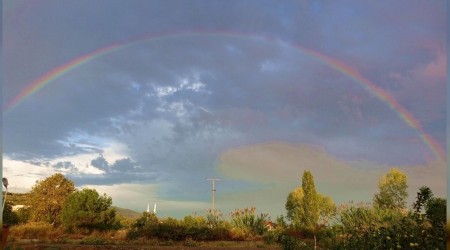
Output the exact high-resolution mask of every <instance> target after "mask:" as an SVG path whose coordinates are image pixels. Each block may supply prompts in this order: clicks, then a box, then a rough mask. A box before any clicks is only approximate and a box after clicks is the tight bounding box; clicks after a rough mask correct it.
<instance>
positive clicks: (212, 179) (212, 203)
mask: <svg viewBox="0 0 450 250" xmlns="http://www.w3.org/2000/svg"><path fill="white" fill-rule="evenodd" d="M205 179H206V180H207V181H211V213H212V214H214V213H215V210H214V193H215V192H216V188H215V186H214V182H215V181H220V179H217V178H205Z"/></svg>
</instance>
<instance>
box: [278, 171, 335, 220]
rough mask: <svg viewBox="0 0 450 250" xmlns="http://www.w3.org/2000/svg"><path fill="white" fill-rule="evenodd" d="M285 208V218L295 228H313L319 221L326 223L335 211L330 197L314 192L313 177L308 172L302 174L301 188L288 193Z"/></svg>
mask: <svg viewBox="0 0 450 250" xmlns="http://www.w3.org/2000/svg"><path fill="white" fill-rule="evenodd" d="M285 207H286V210H287V218H288V219H289V220H290V221H292V223H293V224H294V226H295V227H297V228H298V227H305V228H314V227H315V226H316V225H317V224H318V223H319V220H321V222H322V223H326V222H327V218H328V216H329V215H330V214H331V213H333V211H334V209H335V206H334V202H333V200H332V199H331V198H330V197H326V196H323V195H322V194H320V193H318V192H317V191H316V188H315V184H314V177H313V175H312V174H311V172H309V171H304V173H303V177H302V186H301V187H297V188H296V189H294V190H293V191H292V192H291V193H289V195H288V197H287V201H286V205H285Z"/></svg>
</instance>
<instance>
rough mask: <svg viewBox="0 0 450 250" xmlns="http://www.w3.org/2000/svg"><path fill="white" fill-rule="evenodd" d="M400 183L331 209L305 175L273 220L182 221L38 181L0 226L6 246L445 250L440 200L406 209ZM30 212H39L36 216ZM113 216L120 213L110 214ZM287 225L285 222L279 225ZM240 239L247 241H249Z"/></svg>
mask: <svg viewBox="0 0 450 250" xmlns="http://www.w3.org/2000/svg"><path fill="white" fill-rule="evenodd" d="M406 187H407V178H406V175H405V174H404V173H402V172H401V171H400V170H398V169H391V170H390V171H389V172H388V173H387V174H385V175H384V176H382V177H381V179H380V181H379V192H378V193H377V194H375V195H374V202H373V204H370V203H349V204H341V205H339V206H338V207H337V208H336V206H335V205H334V202H333V200H332V199H331V198H330V197H326V196H324V195H322V194H320V193H318V192H317V191H316V189H315V183H314V178H313V175H312V174H311V172H309V171H305V172H304V173H303V177H302V184H301V186H299V187H297V188H295V189H294V190H293V191H292V192H291V193H289V194H288V196H287V199H286V204H285V206H286V212H287V213H286V217H285V216H283V215H281V216H279V217H277V218H276V219H275V222H272V221H271V219H270V218H269V217H268V214H265V213H259V214H257V213H256V208H254V207H251V208H244V209H235V210H234V211H233V212H231V213H230V214H229V216H227V217H225V216H224V215H223V214H222V213H221V212H220V211H211V210H209V211H206V212H205V214H203V215H197V214H195V215H189V216H185V217H184V218H183V219H182V220H177V219H174V218H158V217H157V216H156V215H155V214H153V213H147V212H144V213H142V214H139V216H136V214H135V213H133V212H132V211H129V210H123V209H116V208H114V207H112V206H111V205H112V199H111V198H110V197H108V196H107V195H106V194H104V195H99V194H98V193H97V191H96V190H94V189H83V190H78V191H77V190H75V188H74V185H73V182H72V181H71V180H69V179H67V178H66V177H64V176H63V175H61V174H55V175H52V176H50V177H48V178H47V179H44V180H42V181H39V182H37V183H36V185H35V186H34V187H33V190H32V192H31V193H29V194H23V195H22V194H15V195H12V196H13V197H15V198H19V199H17V200H19V202H23V201H24V200H25V199H22V200H21V198H23V197H30V202H29V203H28V204H27V205H29V206H30V207H23V208H20V209H19V210H16V211H13V210H12V205H13V204H17V203H13V202H16V200H13V201H8V202H7V203H6V205H5V213H4V218H3V219H4V221H5V222H7V223H9V225H12V226H11V228H10V236H9V238H10V240H9V241H10V242H12V243H14V242H15V240H18V239H32V240H36V241H38V242H53V243H57V244H66V243H75V244H78V245H82V246H84V245H91V246H95V245H111V244H114V245H115V244H120V245H124V246H128V245H142V244H145V245H149V246H172V247H193V248H201V247H204V246H206V247H209V246H211V245H209V244H208V243H206V242H216V247H227V246H230V247H236V244H238V243H236V242H241V245H245V246H246V247H247V248H250V247H253V248H256V247H266V248H277V247H281V248H283V249H445V240H446V231H445V225H446V200H445V199H443V198H439V197H435V196H434V195H433V192H432V190H431V189H430V188H428V187H421V188H420V189H419V190H418V192H417V197H416V200H415V201H414V203H413V204H412V206H411V208H409V209H408V208H407V207H406V202H405V201H406V198H407V193H406ZM35 208H37V209H38V211H40V213H42V214H41V215H37V214H36V212H35ZM117 213H120V215H117ZM285 219H287V221H288V222H286V220H285ZM119 222H120V223H119ZM247 242H253V243H252V244H250V243H247Z"/></svg>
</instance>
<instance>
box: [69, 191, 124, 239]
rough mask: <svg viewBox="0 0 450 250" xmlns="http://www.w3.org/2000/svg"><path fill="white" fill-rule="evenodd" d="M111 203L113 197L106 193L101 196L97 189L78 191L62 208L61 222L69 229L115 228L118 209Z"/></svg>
mask: <svg viewBox="0 0 450 250" xmlns="http://www.w3.org/2000/svg"><path fill="white" fill-rule="evenodd" d="M111 205H112V199H111V197H108V196H107V195H106V194H104V195H103V196H100V195H99V194H98V193H97V191H96V190H95V189H83V190H81V191H76V192H74V193H72V194H71V195H70V196H69V197H68V199H67V200H66V202H65V204H64V206H63V208H62V211H61V222H62V224H63V225H64V226H65V227H66V228H68V229H73V228H85V229H89V230H93V229H99V230H105V229H113V228H114V227H115V226H117V225H118V224H117V223H118V221H117V220H116V210H115V209H114V208H111Z"/></svg>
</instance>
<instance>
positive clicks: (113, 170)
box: [54, 155, 157, 185]
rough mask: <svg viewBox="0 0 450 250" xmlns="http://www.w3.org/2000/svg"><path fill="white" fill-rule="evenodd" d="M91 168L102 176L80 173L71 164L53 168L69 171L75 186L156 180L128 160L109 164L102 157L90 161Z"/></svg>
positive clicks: (154, 174) (148, 171)
mask: <svg viewBox="0 0 450 250" xmlns="http://www.w3.org/2000/svg"><path fill="white" fill-rule="evenodd" d="M90 164H91V165H92V166H94V167H96V168H97V169H99V170H102V171H103V173H102V174H86V173H80V172H79V169H77V168H76V167H75V165H74V164H73V163H71V162H58V163H57V164H55V165H54V167H55V168H64V169H66V170H71V171H70V172H69V174H68V176H69V178H70V179H72V180H74V182H75V184H76V185H93V184H95V185H110V184H122V183H148V182H152V181H155V180H157V175H156V172H155V171H150V170H149V169H144V168H142V166H140V165H139V164H138V163H137V162H134V161H132V160H130V159H129V158H123V159H118V160H116V161H114V162H113V163H109V162H108V161H107V160H106V159H105V158H104V157H103V156H102V155H99V156H98V157H97V158H95V159H93V160H91V163H90Z"/></svg>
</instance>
